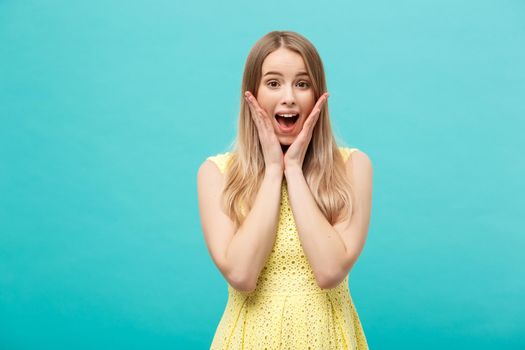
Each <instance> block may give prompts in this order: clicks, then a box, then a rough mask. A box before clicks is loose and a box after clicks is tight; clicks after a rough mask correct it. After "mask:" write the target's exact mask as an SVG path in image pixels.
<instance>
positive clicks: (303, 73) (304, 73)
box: [263, 71, 308, 77]
mask: <svg viewBox="0 0 525 350" xmlns="http://www.w3.org/2000/svg"><path fill="white" fill-rule="evenodd" d="M270 74H275V75H280V76H283V75H282V74H281V73H279V72H273V71H270V72H266V74H264V75H263V76H267V75H270ZM300 75H306V76H308V73H307V72H299V73H297V75H296V77H298V76H300Z"/></svg>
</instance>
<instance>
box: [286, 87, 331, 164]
mask: <svg viewBox="0 0 525 350" xmlns="http://www.w3.org/2000/svg"><path fill="white" fill-rule="evenodd" d="M327 99H328V92H325V93H324V94H322V95H321V97H319V99H318V100H317V103H316V104H315V106H314V108H313V109H312V112H310V115H309V116H308V118H306V121H305V122H304V125H303V129H302V130H301V132H300V133H299V135H297V138H296V139H295V140H294V142H293V143H292V144H291V145H290V147H288V150H287V151H286V153H285V154H284V169H285V170H286V168H292V167H298V168H299V169H302V167H303V161H304V156H305V154H306V150H307V149H308V144H310V140H311V139H312V133H313V130H314V126H315V124H316V123H317V120H318V119H319V114H320V112H321V108H322V106H323V105H324V103H325V102H326V100H327Z"/></svg>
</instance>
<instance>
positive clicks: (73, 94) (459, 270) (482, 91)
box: [0, 0, 525, 350]
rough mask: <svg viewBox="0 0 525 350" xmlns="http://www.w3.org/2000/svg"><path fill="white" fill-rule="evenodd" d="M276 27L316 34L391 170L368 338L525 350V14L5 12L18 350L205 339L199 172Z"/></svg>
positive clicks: (352, 134)
mask: <svg viewBox="0 0 525 350" xmlns="http://www.w3.org/2000/svg"><path fill="white" fill-rule="evenodd" d="M272 30H293V31H297V32H299V33H301V34H303V35H304V36H306V37H307V38H309V39H310V40H311V41H312V42H313V43H314V45H315V46H316V47H317V49H318V51H319V53H320V55H321V57H322V59H323V62H324V65H325V69H326V74H327V82H328V91H329V92H330V101H329V108H330V112H331V116H332V122H333V127H334V131H335V133H336V135H337V136H338V137H339V138H340V139H342V140H344V141H345V142H346V143H347V144H348V145H350V146H352V147H357V148H360V149H361V150H362V151H364V152H365V153H366V154H368V156H369V157H370V158H371V160H372V163H373V166H374V193H373V213H372V219H371V224H370V230H369V236H368V241H367V243H366V246H365V249H364V251H363V253H362V255H361V257H360V259H359V261H358V263H357V264H356V265H355V267H354V269H353V270H352V273H351V279H350V287H351V292H352V296H353V299H354V302H355V305H356V308H357V310H358V313H359V315H360V318H361V320H362V322H363V327H364V330H365V333H366V336H367V339H368V342H369V345H370V348H371V349H372V350H383V349H404V350H407V349H414V350H416V349H418V350H420V349H426V350H432V349H444V348H446V349H476V350H481V349H524V348H525V318H524V314H525V298H524V296H525V278H524V277H525V268H524V266H525V258H524V251H525V235H524V233H525V232H524V216H525V215H524V214H525V200H524V194H525V185H524V181H523V180H524V175H525V162H524V156H523V150H524V149H525V138H524V137H523V134H524V131H525V45H524V43H525V2H523V1H522V0H499V1H495V0H493V1H488V0H476V1H474V0H466V1H461V2H458V1H452V0H440V1H437V0H430V1H416V0H401V1H396V2H393V1H387V0H376V1H369V2H356V1H333V2H305V1H274V0H268V1H264V2H253V1H251V2H250V1H248V2H246V1H245V2H241V1H226V2H222V1H208V2H203V1H180V0H176V1H166V0H158V1H129V0H128V1H122V0H120V1H100V0H92V1H53V0H50V1H34V0H27V1H14V0H4V1H1V2H0V122H1V123H0V348H1V349H8V350H10V349H17V350H22V349H53V350H58V349H78V350H82V349H208V348H209V345H210V343H211V339H212V337H213V334H214V331H215V328H216V326H217V324H218V322H219V320H220V317H221V315H222V312H223V310H224V307H225V304H226V298H227V294H226V284H225V283H226V282H225V281H224V279H223V278H222V276H221V274H220V273H219V271H218V269H217V268H216V267H215V265H214V264H213V262H212V260H211V258H210V256H209V254H208V251H207V248H206V245H205V242H204V237H203V233H202V229H201V226H200V220H199V211H198V203H197V189H196V174H197V169H198V168H199V166H200V165H201V164H202V162H203V161H204V160H205V159H206V157H208V156H210V155H214V154H217V153H220V152H224V151H226V150H227V149H228V146H229V145H230V143H231V142H232V141H233V138H234V137H235V134H236V125H237V117H238V111H239V101H240V84H241V78H242V72H243V67H244V62H245V59H246V57H247V54H248V52H249V50H250V48H251V47H252V45H253V44H254V43H255V41H256V40H258V39H259V38H260V37H261V36H263V35H264V34H266V33H267V32H269V31H272Z"/></svg>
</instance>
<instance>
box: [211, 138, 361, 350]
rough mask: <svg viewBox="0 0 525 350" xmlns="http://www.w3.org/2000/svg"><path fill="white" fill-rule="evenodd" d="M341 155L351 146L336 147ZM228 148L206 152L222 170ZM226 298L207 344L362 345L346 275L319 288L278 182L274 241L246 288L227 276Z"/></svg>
mask: <svg viewBox="0 0 525 350" xmlns="http://www.w3.org/2000/svg"><path fill="white" fill-rule="evenodd" d="M339 150H340V151H341V153H342V155H343V159H344V160H345V161H346V160H347V159H348V157H349V156H350V153H352V152H353V151H355V150H356V148H348V147H339ZM230 155H231V153H230V152H226V153H220V154H218V155H215V156H211V157H208V159H211V160H212V161H213V162H214V163H215V164H217V166H218V167H219V169H220V171H221V173H223V174H224V172H225V170H226V168H227V166H228V161H229V159H230ZM227 286H228V301H227V304H226V307H225V310H224V312H223V315H222V318H221V320H220V322H219V324H218V326H217V329H216V331H215V335H214V337H213V340H212V344H211V347H210V349H212V350H219V349H221V350H223V349H230V350H237V349H253V350H264V349H266V350H274V349H291V350H295V349H312V350H313V349H322V350H326V349H347V350H363V349H368V344H367V341H366V338H365V334H364V332H363V328H362V325H361V322H360V321H359V316H358V314H357V311H356V309H355V307H354V303H353V301H352V297H351V295H350V290H349V287H348V275H347V276H346V278H345V279H344V280H343V281H342V282H341V283H340V284H339V285H337V286H336V287H334V288H331V289H321V288H320V287H319V286H318V285H317V283H316V280H315V277H314V274H313V271H312V269H311V267H310V265H309V262H308V260H307V258H306V257H305V254H304V251H303V248H302V245H301V242H300V240H299V236H298V232H297V227H296V226H295V222H294V218H293V214H292V210H291V207H290V205H289V202H288V192H287V186H286V182H285V181H284V180H283V183H282V186H281V202H280V214H279V222H278V225H277V234H276V239H275V244H274V246H273V249H272V251H271V253H270V255H269V256H268V258H267V261H266V264H265V266H264V267H263V269H262V271H261V273H260V275H259V278H258V280H257V286H256V288H255V290H254V291H252V292H243V291H238V290H236V289H235V288H233V287H232V286H231V285H230V284H229V283H228V282H227Z"/></svg>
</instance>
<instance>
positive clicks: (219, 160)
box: [198, 152, 231, 177]
mask: <svg viewBox="0 0 525 350" xmlns="http://www.w3.org/2000/svg"><path fill="white" fill-rule="evenodd" d="M230 159H231V152H224V153H218V154H215V155H212V156H209V157H207V158H206V159H205V160H204V161H203V162H202V163H201V165H200V167H199V170H198V176H199V177H206V176H207V175H208V174H210V173H213V174H214V175H215V176H217V175H222V174H224V172H225V171H226V169H227V167H228V165H229V162H230Z"/></svg>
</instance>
